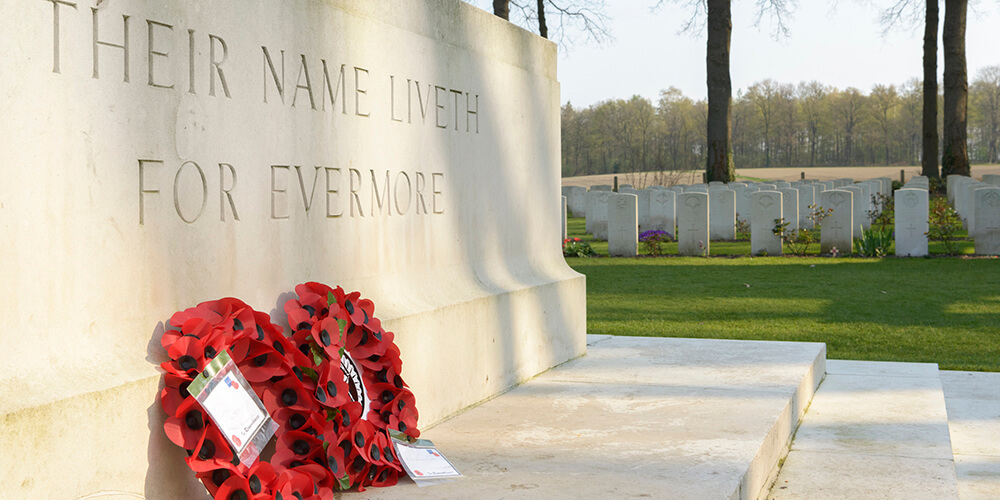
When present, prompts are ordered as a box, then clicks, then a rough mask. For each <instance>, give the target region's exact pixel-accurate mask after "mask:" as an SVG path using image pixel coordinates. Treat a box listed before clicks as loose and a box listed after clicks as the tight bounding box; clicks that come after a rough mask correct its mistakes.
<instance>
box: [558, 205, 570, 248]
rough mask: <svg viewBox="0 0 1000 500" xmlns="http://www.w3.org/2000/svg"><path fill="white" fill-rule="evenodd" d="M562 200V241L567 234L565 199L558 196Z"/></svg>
mask: <svg viewBox="0 0 1000 500" xmlns="http://www.w3.org/2000/svg"><path fill="white" fill-rule="evenodd" d="M559 198H560V199H561V200H562V239H563V240H565V239H566V237H567V236H568V235H569V233H568V232H567V230H566V197H565V196H560V197H559Z"/></svg>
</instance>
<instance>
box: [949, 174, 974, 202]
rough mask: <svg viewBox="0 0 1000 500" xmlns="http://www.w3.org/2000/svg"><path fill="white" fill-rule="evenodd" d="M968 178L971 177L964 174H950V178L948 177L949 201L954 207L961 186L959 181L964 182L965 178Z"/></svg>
mask: <svg viewBox="0 0 1000 500" xmlns="http://www.w3.org/2000/svg"><path fill="white" fill-rule="evenodd" d="M967 179H969V178H968V177H966V176H964V175H949V176H948V178H947V186H946V187H947V190H948V203H951V206H953V207H954V206H955V197H956V196H957V194H958V188H959V187H960V186H959V185H958V183H960V182H963V180H967ZM956 210H958V209H957V208H956Z"/></svg>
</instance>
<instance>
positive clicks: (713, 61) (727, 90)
mask: <svg viewBox="0 0 1000 500" xmlns="http://www.w3.org/2000/svg"><path fill="white" fill-rule="evenodd" d="M732 31H733V18H732V13H731V10H730V0H708V47H707V50H706V57H705V59H706V69H707V75H708V78H707V83H708V120H707V125H708V126H707V138H708V145H707V146H708V155H707V156H706V177H707V178H708V180H709V181H722V182H732V181H733V180H735V179H736V169H735V167H734V166H733V146H732V135H731V134H732V110H731V108H732V95H733V85H732V81H731V80H730V78H729V42H730V37H731V35H732Z"/></svg>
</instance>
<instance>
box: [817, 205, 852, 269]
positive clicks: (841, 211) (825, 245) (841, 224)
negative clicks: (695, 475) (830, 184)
mask: <svg viewBox="0 0 1000 500" xmlns="http://www.w3.org/2000/svg"><path fill="white" fill-rule="evenodd" d="M858 193H860V190H859V191H858ZM854 194H855V193H854V192H852V191H849V190H845V189H828V190H826V191H823V192H822V193H821V194H820V195H819V203H820V206H821V207H823V208H824V209H833V212H832V213H830V215H829V216H827V217H826V218H825V219H823V223H822V227H821V228H820V252H822V253H824V254H828V253H831V251H832V250H833V249H834V248H836V249H837V251H838V253H839V254H840V255H845V256H846V255H851V248H852V245H854V228H855V227H856V225H855V224H854V212H855V211H854Z"/></svg>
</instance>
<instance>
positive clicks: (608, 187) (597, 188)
mask: <svg viewBox="0 0 1000 500" xmlns="http://www.w3.org/2000/svg"><path fill="white" fill-rule="evenodd" d="M612 189H613V187H612V186H611V185H610V184H597V185H594V186H590V190H591V191H611V190H612Z"/></svg>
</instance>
